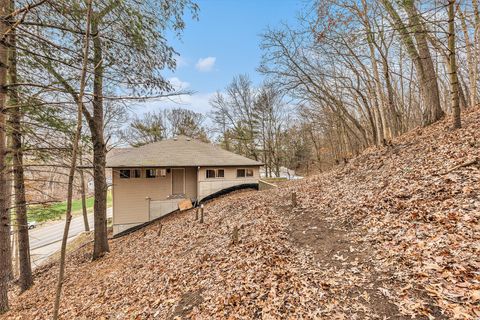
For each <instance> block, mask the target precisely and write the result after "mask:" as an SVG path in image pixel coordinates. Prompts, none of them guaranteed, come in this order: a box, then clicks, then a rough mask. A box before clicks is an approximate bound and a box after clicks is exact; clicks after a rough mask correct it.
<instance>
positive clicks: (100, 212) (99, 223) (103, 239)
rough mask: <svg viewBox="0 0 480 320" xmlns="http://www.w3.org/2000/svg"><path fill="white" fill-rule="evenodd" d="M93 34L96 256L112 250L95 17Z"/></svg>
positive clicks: (100, 64)
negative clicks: (109, 233)
mask: <svg viewBox="0 0 480 320" xmlns="http://www.w3.org/2000/svg"><path fill="white" fill-rule="evenodd" d="M91 31H92V34H93V35H94V36H93V65H94V66H95V69H94V78H93V117H92V118H91V119H89V121H88V125H89V127H90V131H91V134H92V143H93V183H94V197H95V200H94V204H93V210H94V227H95V230H94V239H95V241H94V247H93V259H94V260H95V259H98V258H100V257H102V256H103V255H104V254H105V253H107V252H109V251H110V248H109V246H108V235H107V181H106V177H105V165H106V152H107V149H106V146H105V140H104V137H103V126H104V123H103V71H104V69H103V58H102V42H101V39H100V35H99V30H98V21H97V19H95V18H94V19H93V20H92V25H91Z"/></svg>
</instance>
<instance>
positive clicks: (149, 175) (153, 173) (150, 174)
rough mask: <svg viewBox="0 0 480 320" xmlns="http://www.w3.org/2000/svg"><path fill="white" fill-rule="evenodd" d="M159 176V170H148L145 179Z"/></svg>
mask: <svg viewBox="0 0 480 320" xmlns="http://www.w3.org/2000/svg"><path fill="white" fill-rule="evenodd" d="M156 176H157V169H147V170H146V171H145V177H147V178H155V177H156Z"/></svg>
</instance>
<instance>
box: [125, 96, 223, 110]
mask: <svg viewBox="0 0 480 320" xmlns="http://www.w3.org/2000/svg"><path fill="white" fill-rule="evenodd" d="M214 95H215V92H211V93H209V92H205V93H200V92H199V93H194V94H192V95H180V96H173V97H169V98H162V99H154V100H149V101H146V102H139V103H136V104H135V105H132V109H133V110H134V112H136V113H145V112H149V111H150V112H152V111H159V110H164V109H169V108H185V109H190V110H192V111H195V112H200V113H203V114H205V115H207V114H208V113H209V112H210V111H211V110H212V107H211V106H210V103H209V102H210V99H211V98H213V96H214Z"/></svg>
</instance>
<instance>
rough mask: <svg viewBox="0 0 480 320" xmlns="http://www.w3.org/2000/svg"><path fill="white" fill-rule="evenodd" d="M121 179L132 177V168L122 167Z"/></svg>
mask: <svg viewBox="0 0 480 320" xmlns="http://www.w3.org/2000/svg"><path fill="white" fill-rule="evenodd" d="M120 179H130V169H120Z"/></svg>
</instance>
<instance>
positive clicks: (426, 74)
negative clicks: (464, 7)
mask: <svg viewBox="0 0 480 320" xmlns="http://www.w3.org/2000/svg"><path fill="white" fill-rule="evenodd" d="M381 1H382V4H383V5H384V7H385V9H386V10H387V12H388V14H389V15H390V17H391V18H392V20H393V23H394V26H395V28H396V30H397V31H398V32H399V34H400V38H401V40H402V42H403V44H404V46H405V48H406V49H407V52H408V54H409V56H410V58H411V59H412V61H413V63H414V65H415V71H416V72H417V77H418V82H419V87H420V94H421V96H422V99H423V103H424V106H425V107H424V113H423V125H429V124H431V123H433V122H435V121H438V120H440V119H441V118H442V116H443V114H444V113H443V110H442V108H441V106H440V93H439V88H438V82H437V74H436V71H435V66H434V64H433V61H432V56H431V55H430V50H429V48H428V42H427V34H426V33H427V30H426V29H425V28H424V26H423V23H422V21H421V19H420V16H419V14H420V13H419V12H418V11H417V9H416V8H415V3H414V0H403V1H402V2H401V5H402V7H403V8H404V9H405V11H406V12H407V15H408V18H409V22H410V28H411V29H412V30H411V32H410V30H408V28H407V27H406V26H405V24H404V23H403V21H402V19H401V17H400V15H399V14H398V12H397V11H396V10H395V8H394V7H393V5H392V4H391V1H390V0H381ZM411 33H413V36H414V38H415V42H416V44H417V45H416V46H415V42H414V41H413V38H412V36H411Z"/></svg>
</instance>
